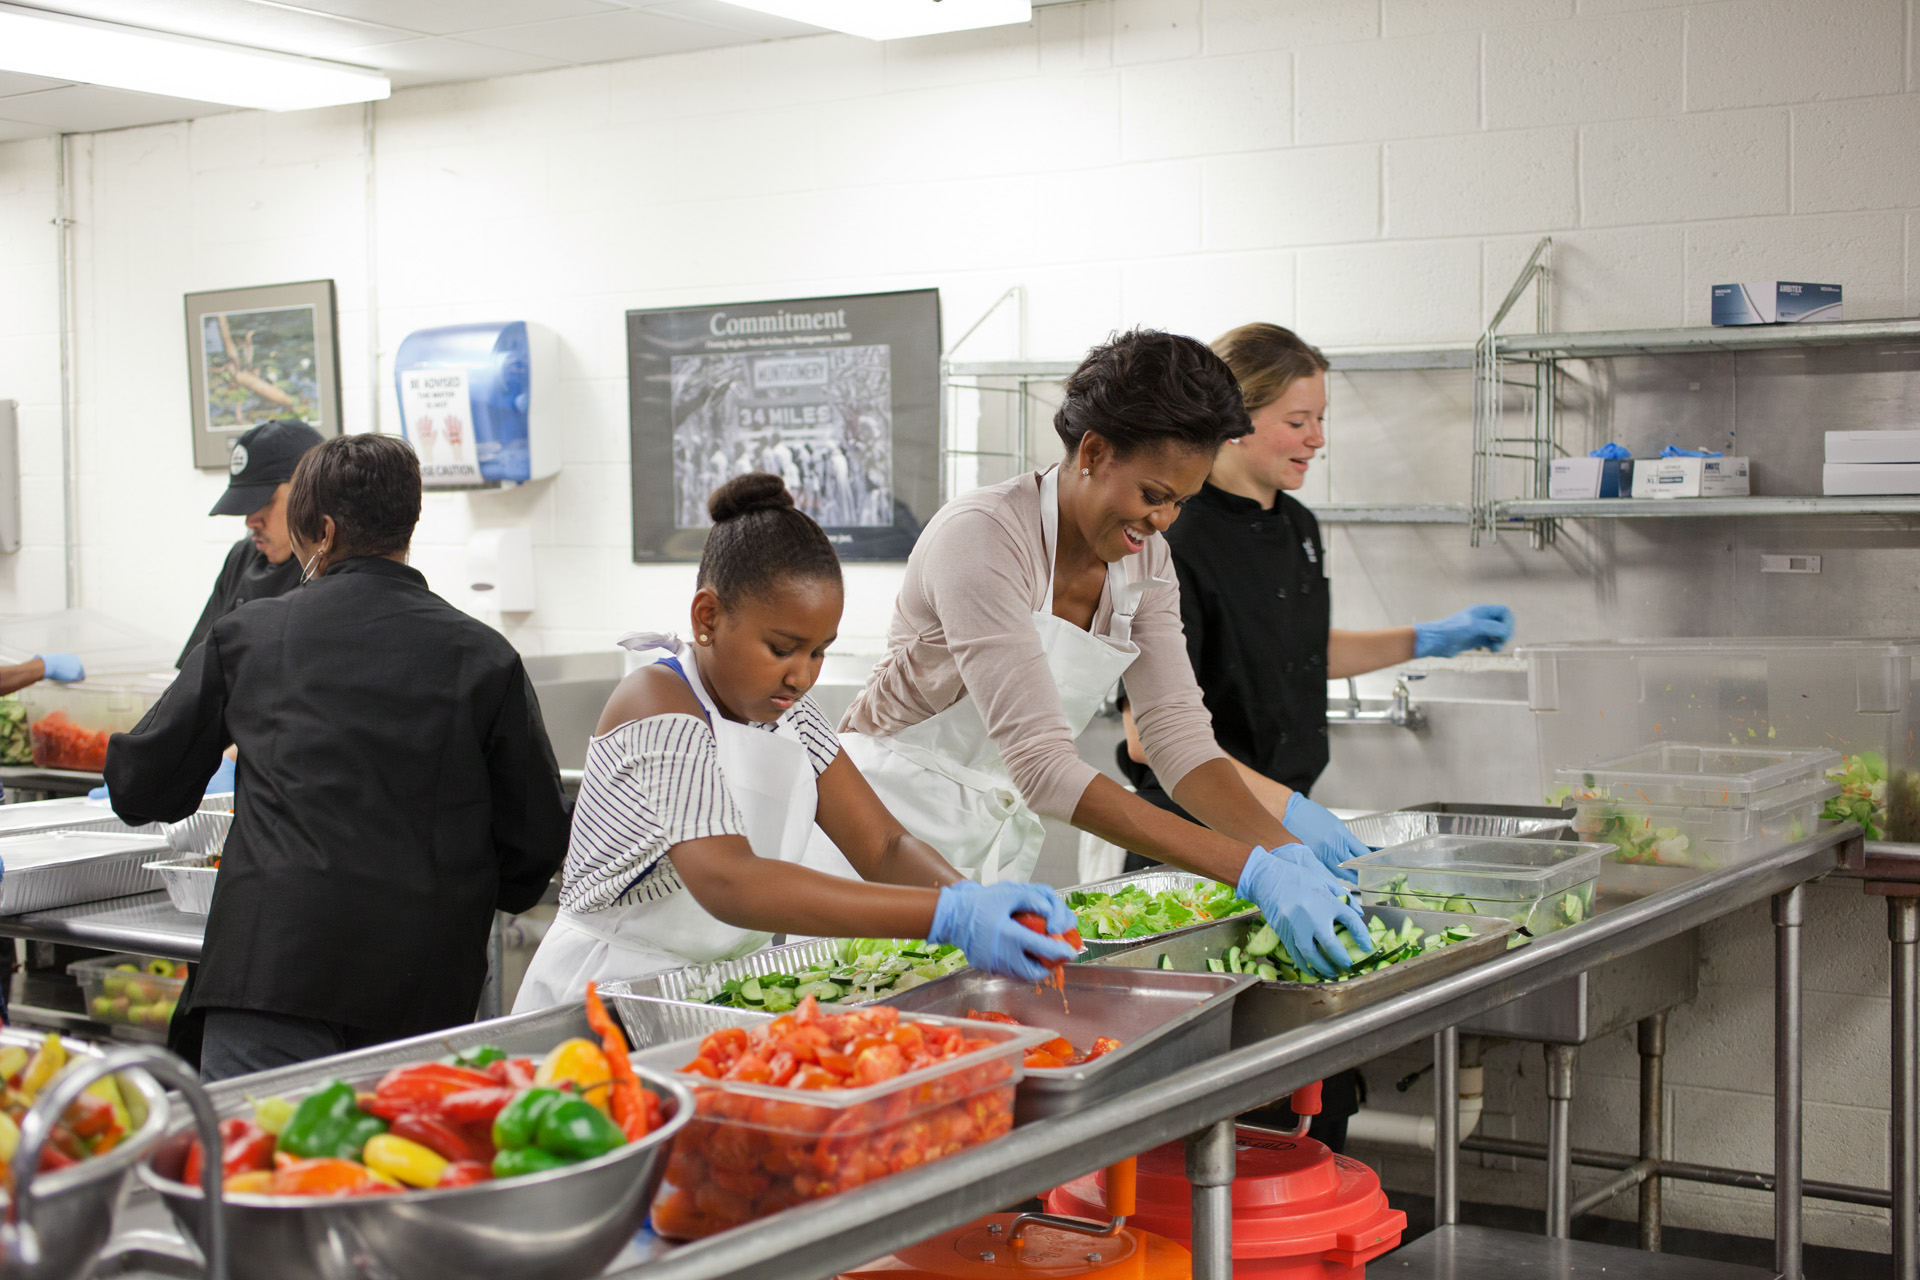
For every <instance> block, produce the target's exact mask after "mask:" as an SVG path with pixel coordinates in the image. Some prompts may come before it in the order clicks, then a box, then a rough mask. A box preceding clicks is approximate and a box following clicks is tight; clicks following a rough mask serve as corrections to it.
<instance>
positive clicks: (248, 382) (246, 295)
mask: <svg viewBox="0 0 1920 1280" xmlns="http://www.w3.org/2000/svg"><path fill="white" fill-rule="evenodd" d="M337 337H338V335H337V332H336V316H335V307H334V296H333V281H331V280H307V281H303V282H301V283H298V284H273V285H263V286H260V287H258V288H253V289H223V290H220V291H218V292H214V293H190V294H188V295H187V355H188V361H187V367H188V382H189V385H190V388H191V391H192V396H193V465H195V466H196V467H203V468H209V469H211V468H219V469H221V470H225V469H226V466H227V454H228V453H229V451H231V450H232V448H233V442H234V440H235V439H237V438H238V437H239V436H240V435H241V434H242V433H244V432H246V431H247V430H249V429H250V428H253V427H257V426H259V425H260V424H261V423H263V422H271V421H273V420H274V419H275V418H298V419H300V420H301V421H302V422H305V423H306V424H307V425H308V426H310V427H312V428H313V429H314V430H316V431H318V432H319V433H320V434H321V435H323V436H337V435H339V434H340V353H339V346H338V341H337Z"/></svg>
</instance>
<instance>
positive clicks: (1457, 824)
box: [1347, 809, 1567, 849]
mask: <svg viewBox="0 0 1920 1280" xmlns="http://www.w3.org/2000/svg"><path fill="white" fill-rule="evenodd" d="M1347 830H1348V831H1351V832H1352V833H1353V834H1354V837H1355V838H1356V839H1358V840H1359V841H1360V842H1361V843H1362V844H1364V845H1366V846H1367V847H1368V848H1370V849H1387V848H1391V847H1392V846H1394V845H1396V844H1405V843H1406V842H1407V841H1409V840H1419V839H1421V838H1422V837H1424V836H1492V837H1497V838H1502V839H1504V838H1508V837H1516V836H1518V837H1548V838H1560V837H1566V836H1567V819H1566V817H1565V816H1564V815H1561V816H1557V817H1551V818H1526V817H1518V816H1514V815H1509V814H1497V813H1429V812H1424V811H1421V810H1413V809H1395V810H1390V811H1388V812H1386V813H1369V814H1365V815H1362V816H1361V817H1358V818H1353V819H1350V820H1348V822H1347Z"/></svg>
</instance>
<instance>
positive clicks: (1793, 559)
mask: <svg viewBox="0 0 1920 1280" xmlns="http://www.w3.org/2000/svg"><path fill="white" fill-rule="evenodd" d="M1760 572H1762V573H1818V572H1820V557H1819V556H1799V555H1780V556H1765V555H1763V556H1761V557H1760Z"/></svg>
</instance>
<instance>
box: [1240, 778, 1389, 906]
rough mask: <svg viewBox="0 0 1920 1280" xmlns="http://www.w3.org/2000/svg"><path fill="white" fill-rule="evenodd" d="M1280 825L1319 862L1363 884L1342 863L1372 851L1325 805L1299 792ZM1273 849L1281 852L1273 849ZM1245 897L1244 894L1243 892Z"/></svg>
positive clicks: (1344, 877)
mask: <svg viewBox="0 0 1920 1280" xmlns="http://www.w3.org/2000/svg"><path fill="white" fill-rule="evenodd" d="M1280 821H1281V824H1282V825H1284V826H1285V827H1286V829H1287V830H1288V831H1290V832H1292V833H1293V834H1294V835H1296V836H1298V837H1299V838H1300V840H1301V842H1302V843H1304V844H1305V845H1306V846H1307V848H1309V849H1311V850H1312V851H1313V856H1314V857H1316V858H1318V859H1319V860H1320V865H1321V866H1323V867H1325V868H1326V869H1327V870H1328V871H1331V872H1332V873H1333V874H1334V875H1336V876H1339V877H1340V878H1341V879H1342V880H1346V881H1348V882H1350V883H1353V884H1358V883H1360V877H1359V876H1356V875H1355V874H1354V873H1353V872H1351V871H1348V870H1346V869H1345V868H1344V867H1342V866H1341V865H1340V864H1341V863H1343V862H1345V861H1347V860H1348V859H1349V858H1364V857H1366V856H1367V855H1368V854H1369V853H1372V852H1373V850H1371V849H1369V848H1368V847H1367V846H1366V845H1365V844H1363V843H1362V842H1361V840H1360V838H1359V837H1358V836H1356V835H1354V834H1353V832H1351V831H1349V830H1347V824H1346V823H1344V822H1342V821H1340V819H1338V818H1336V817H1334V816H1333V815H1332V814H1331V813H1328V812H1327V811H1326V809H1325V807H1324V806H1321V805H1318V804H1315V803H1314V802H1313V801H1311V800H1309V799H1307V798H1306V797H1305V796H1303V795H1301V794H1300V793H1299V792H1298V791H1296V792H1294V793H1293V794H1292V795H1291V796H1289V797H1288V798H1287V811H1286V812H1285V813H1284V814H1282V815H1281V817H1280ZM1292 847H1293V846H1292V845H1281V846H1280V848H1281V849H1290V848H1292ZM1270 852H1275V853H1277V852H1279V850H1271V851H1270ZM1241 896H1242V897H1245V896H1246V895H1245V894H1242V895H1241Z"/></svg>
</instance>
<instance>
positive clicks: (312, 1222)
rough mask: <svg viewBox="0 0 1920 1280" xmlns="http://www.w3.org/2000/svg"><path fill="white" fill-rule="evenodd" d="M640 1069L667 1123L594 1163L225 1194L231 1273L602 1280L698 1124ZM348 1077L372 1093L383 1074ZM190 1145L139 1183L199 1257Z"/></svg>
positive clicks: (385, 1279)
mask: <svg viewBox="0 0 1920 1280" xmlns="http://www.w3.org/2000/svg"><path fill="white" fill-rule="evenodd" d="M636 1071H637V1072H638V1074H639V1075H640V1077H641V1079H642V1080H643V1081H644V1082H645V1083H646V1085H647V1087H649V1088H651V1089H652V1090H653V1091H654V1092H655V1093H657V1094H659V1095H660V1100H661V1103H662V1107H663V1109H664V1110H665V1112H666V1113H667V1120H666V1123H664V1124H662V1125H661V1126H660V1127H659V1128H658V1129H656V1130H654V1131H653V1132H652V1133H650V1134H648V1135H647V1136H646V1137H644V1138H642V1139H640V1140H639V1141H638V1142H630V1143H628V1144H627V1145H626V1146H624V1147H621V1148H620V1149H619V1150H617V1151H611V1152H608V1153H607V1154H606V1155H604V1156H600V1157H599V1158H597V1159H594V1160H586V1161H582V1162H581V1163H579V1164H575V1165H568V1166H567V1167H566V1168H564V1169H554V1170H552V1171H550V1172H547V1173H538V1174H530V1175H528V1176H526V1177H521V1178H513V1179H510V1180H507V1181H503V1182H483V1183H480V1184H479V1185H477V1186H472V1187H463V1188H460V1189H458V1190H450V1191H432V1190H428V1191H410V1192H406V1193H404V1194H400V1195H381V1196H365V1197H353V1196H350V1197H344V1198H339V1199H290V1198H279V1197H270V1196H258V1195H232V1196H227V1197H225V1200H226V1206H227V1208H226V1218H227V1240H228V1269H229V1271H230V1273H231V1275H232V1276H233V1277H234V1280H392V1278H393V1277H405V1278H406V1280H443V1278H444V1280H490V1278H491V1277H495V1276H498V1277H502V1278H503V1280H506V1278H508V1277H511V1278H512V1280H584V1277H587V1276H594V1275H598V1274H599V1273H600V1272H601V1271H603V1270H605V1268H606V1266H607V1264H608V1263H609V1262H611V1261H613V1259H614V1258H615V1257H616V1256H617V1255H618V1254H619V1252H620V1250H621V1249H622V1248H624V1247H625V1246H626V1244H627V1242H628V1240H630V1239H631V1238H632V1237H633V1234H634V1232H636V1231H638V1230H639V1229H640V1228H641V1227H642V1226H644V1225H645V1223H646V1219H647V1209H648V1207H649V1206H650V1205H651V1204H652V1203H653V1193H654V1191H655V1190H656V1189H657V1188H658V1187H659V1185H660V1176H661V1174H663V1173H664V1172H665V1171H666V1158H667V1154H668V1152H669V1151H671V1150H672V1147H673V1138H674V1135H675V1134H677V1133H679V1131H680V1130H681V1129H682V1128H684V1127H685V1126H686V1124H687V1122H688V1121H689V1120H691V1119H692V1118H693V1114H694V1105H693V1095H692V1094H691V1093H689V1092H688V1091H687V1089H686V1087H685V1086H684V1085H681V1084H680V1083H679V1082H677V1081H675V1080H673V1079H671V1078H670V1077H668V1076H666V1075H664V1074H661V1073H659V1072H654V1071H648V1070H645V1069H644V1068H636ZM327 1078H332V1077H330V1076H329V1077H327ZM345 1078H346V1079H348V1080H349V1081H351V1082H352V1083H353V1084H354V1085H355V1087H357V1088H363V1089H371V1088H372V1087H373V1085H374V1084H375V1082H377V1081H378V1079H379V1074H374V1075H366V1074H364V1073H362V1074H357V1075H356V1074H348V1075H346V1076H345ZM313 1083H314V1084H315V1085H316V1086H317V1085H318V1083H320V1081H319V1079H318V1078H316V1079H315V1080H314V1082H313ZM289 1092H290V1093H291V1092H292V1091H291V1090H289ZM303 1092H304V1090H303ZM246 1110H247V1104H246V1102H245V1101H244V1100H243V1099H234V1100H229V1101H227V1102H226V1103H224V1104H223V1105H222V1106H221V1107H220V1115H221V1118H222V1119H225V1118H226V1117H228V1116H231V1115H238V1114H242V1113H244V1112H245V1111H246ZM189 1142H190V1135H188V1134H187V1133H185V1132H184V1131H183V1132H180V1133H176V1134H174V1135H172V1136H170V1137H169V1138H167V1140H166V1141H165V1142H163V1143H161V1144H160V1147H159V1149H158V1150H157V1151H155V1152H154V1155H153V1158H152V1159H151V1160H149V1161H146V1162H144V1163H143V1164H142V1165H141V1166H140V1176H141V1178H142V1179H143V1180H144V1181H145V1182H146V1184H147V1185H148V1186H149V1187H151V1188H153V1189H154V1190H155V1191H157V1192H159V1194H160V1196H161V1198H162V1199H163V1200H165V1201H166V1204H167V1208H168V1210H169V1211H171V1212H172V1214H173V1216H174V1220H175V1221H176V1222H178V1223H179V1224H180V1226H181V1228H182V1229H183V1230H184V1231H186V1232H187V1233H188V1234H189V1235H191V1236H193V1238H194V1239H195V1240H196V1241H198V1242H199V1243H201V1244H202V1247H204V1245H205V1242H204V1241H201V1240H200V1235H201V1220H200V1191H199V1189H198V1188H197V1187H187V1186H184V1185H182V1184H181V1183H180V1182H178V1181H177V1180H176V1179H177V1178H178V1177H179V1175H180V1170H181V1166H182V1165H183V1164H184V1163H185V1160H186V1153H187V1147H188V1144H189Z"/></svg>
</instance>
